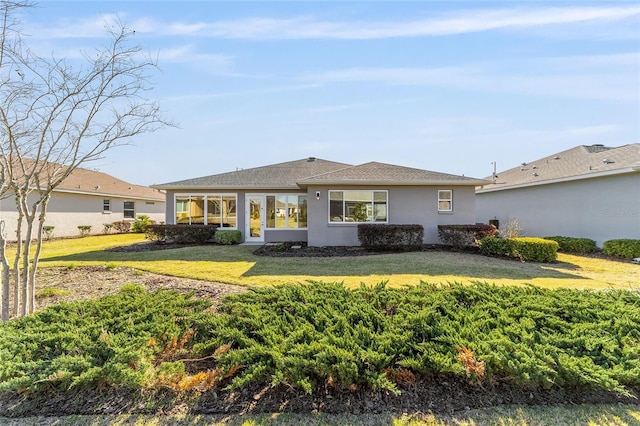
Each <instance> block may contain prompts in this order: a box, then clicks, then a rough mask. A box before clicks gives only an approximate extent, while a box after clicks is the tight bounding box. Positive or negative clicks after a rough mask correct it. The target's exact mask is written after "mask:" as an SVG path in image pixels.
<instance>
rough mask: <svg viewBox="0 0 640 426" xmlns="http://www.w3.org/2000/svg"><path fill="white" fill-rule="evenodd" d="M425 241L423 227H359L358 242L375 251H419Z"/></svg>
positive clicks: (370, 224)
mask: <svg viewBox="0 0 640 426" xmlns="http://www.w3.org/2000/svg"><path fill="white" fill-rule="evenodd" d="M423 239H424V228H423V227H422V225H386V224H377V223H375V224H374V223H362V224H359V225H358V240H359V241H360V244H361V245H362V247H364V248H366V249H368V250H375V251H386V250H390V251H410V250H419V249H420V248H421V247H422V241H423Z"/></svg>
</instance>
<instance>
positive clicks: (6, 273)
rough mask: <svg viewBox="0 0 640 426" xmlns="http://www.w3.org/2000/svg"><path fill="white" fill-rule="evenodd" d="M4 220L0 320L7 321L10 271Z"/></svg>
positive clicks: (0, 244) (0, 236)
mask: <svg viewBox="0 0 640 426" xmlns="http://www.w3.org/2000/svg"><path fill="white" fill-rule="evenodd" d="M4 227H5V223H4V220H0V261H1V262H2V298H1V299H0V319H1V320H2V321H7V320H8V319H9V316H10V311H9V310H10V307H9V294H10V286H11V269H10V268H9V262H8V261H7V240H6V239H5V238H4Z"/></svg>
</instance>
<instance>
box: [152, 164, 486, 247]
mask: <svg viewBox="0 0 640 426" xmlns="http://www.w3.org/2000/svg"><path fill="white" fill-rule="evenodd" d="M486 183H489V182H487V181H483V180H480V179H473V178H468V177H464V176H455V175H449V174H444V173H436V172H431V171H427V170H419V169H413V168H409V167H401V166H395V165H391V164H383V163H376V162H372V163H366V164H362V165H359V166H352V165H349V164H344V163H336V162H332V161H326V160H322V159H317V158H315V157H310V158H306V159H302V160H297V161H290V162H286V163H280V164H273V165H269V166H264V167H257V168H252V169H245V170H238V171H234V172H229V173H222V174H218V175H212V176H205V177H200V178H195V179H188V180H183V181H179V182H171V183H165V184H161V185H153V187H154V188H156V189H161V190H165V191H166V195H167V197H166V201H167V204H166V205H167V223H168V224H180V223H191V224H194V223H195V224H216V225H219V226H223V227H225V228H228V229H238V230H240V231H242V233H243V241H245V242H248V243H263V242H278V241H307V242H308V244H309V245H311V246H332V245H333V246H335V245H345V246H355V245H359V244H360V243H359V241H358V234H357V225H358V223H363V222H364V223H389V224H420V225H423V226H424V231H425V238H424V242H425V243H437V242H438V229H437V226H438V225H440V224H466V223H475V219H476V215H475V195H474V191H475V187H476V186H478V185H483V184H486Z"/></svg>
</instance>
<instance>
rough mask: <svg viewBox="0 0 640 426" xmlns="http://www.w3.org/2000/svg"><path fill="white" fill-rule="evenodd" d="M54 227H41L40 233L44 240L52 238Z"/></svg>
mask: <svg viewBox="0 0 640 426" xmlns="http://www.w3.org/2000/svg"><path fill="white" fill-rule="evenodd" d="M54 229H55V226H50V225H45V226H43V227H42V233H43V234H44V239H45V240H47V241H49V240H50V239H51V238H52V237H53V230H54Z"/></svg>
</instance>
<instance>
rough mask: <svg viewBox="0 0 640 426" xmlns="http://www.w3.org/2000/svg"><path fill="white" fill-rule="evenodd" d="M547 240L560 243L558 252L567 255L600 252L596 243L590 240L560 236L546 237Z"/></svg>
mask: <svg viewBox="0 0 640 426" xmlns="http://www.w3.org/2000/svg"><path fill="white" fill-rule="evenodd" d="M544 239H545V240H552V241H555V242H556V243H558V251H562V252H565V253H576V254H587V253H593V252H595V251H597V250H598V247H597V246H596V242H595V241H594V240H591V239H589V238H574V237H562V236H559V235H556V236H552V237H544Z"/></svg>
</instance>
